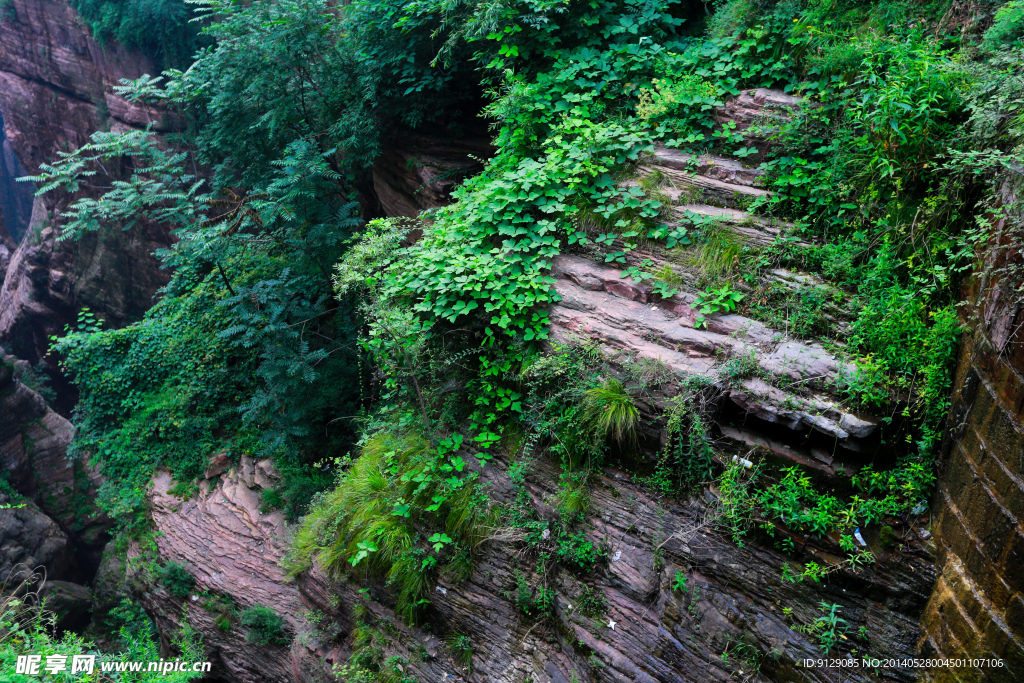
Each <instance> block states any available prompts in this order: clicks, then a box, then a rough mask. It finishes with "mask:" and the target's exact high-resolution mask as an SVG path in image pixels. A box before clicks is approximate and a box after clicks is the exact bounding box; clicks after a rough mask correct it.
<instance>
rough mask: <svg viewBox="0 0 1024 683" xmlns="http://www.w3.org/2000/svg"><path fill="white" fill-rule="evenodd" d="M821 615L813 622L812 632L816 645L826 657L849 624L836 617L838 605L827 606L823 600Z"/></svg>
mask: <svg viewBox="0 0 1024 683" xmlns="http://www.w3.org/2000/svg"><path fill="white" fill-rule="evenodd" d="M820 607H821V611H822V615H821V616H820V617H818V618H817V619H815V620H814V625H813V630H814V631H816V635H817V636H818V643H819V644H820V645H821V650H822V652H824V653H825V654H826V655H827V654H829V653H830V652H831V651H832V650H833V649H835V647H836V645H838V644H839V641H840V640H846V636H845V635H844V634H845V633H846V631H848V630H849V628H850V622H848V621H847V620H846V619H843V618H842V617H840V616H839V615H838V612H839V605H835V604H829V603H827V602H825V601H824V600H823V601H822V602H821V604H820Z"/></svg>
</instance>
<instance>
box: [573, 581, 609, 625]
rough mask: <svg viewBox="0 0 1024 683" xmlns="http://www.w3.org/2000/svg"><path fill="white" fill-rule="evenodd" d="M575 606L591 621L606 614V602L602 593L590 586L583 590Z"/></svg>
mask: <svg viewBox="0 0 1024 683" xmlns="http://www.w3.org/2000/svg"><path fill="white" fill-rule="evenodd" d="M577 604H578V605H579V608H580V612H582V613H583V616H585V617H590V618H591V619H594V618H596V617H600V616H603V615H604V614H605V613H607V612H608V601H607V600H605V597H604V593H602V592H601V589H600V588H592V587H590V586H588V587H586V588H584V589H583V592H582V593H581V594H580V597H579V602H578V603H577Z"/></svg>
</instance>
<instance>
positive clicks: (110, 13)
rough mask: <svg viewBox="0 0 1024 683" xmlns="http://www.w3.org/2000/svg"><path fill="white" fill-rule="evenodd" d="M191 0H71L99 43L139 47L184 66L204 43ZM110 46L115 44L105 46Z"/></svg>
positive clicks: (162, 62) (163, 60)
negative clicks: (193, 21)
mask: <svg viewBox="0 0 1024 683" xmlns="http://www.w3.org/2000/svg"><path fill="white" fill-rule="evenodd" d="M190 4H191V3H190V2H188V0H72V2H71V6H72V7H74V8H75V9H76V10H77V11H78V13H79V14H81V15H82V18H84V19H85V22H86V23H87V24H88V25H89V28H90V29H92V33H93V35H94V36H95V37H96V38H97V39H98V40H99V41H100V43H107V42H108V41H116V42H118V43H120V44H122V45H125V46H127V47H131V48H137V49H139V50H142V52H143V53H144V54H146V55H148V56H149V57H151V58H152V59H153V60H154V61H155V62H156V63H157V64H158V65H161V66H165V67H182V66H185V65H187V63H188V60H189V58H191V57H192V54H193V53H194V52H195V51H196V49H198V48H199V47H200V46H202V45H203V44H204V41H202V40H201V39H200V37H199V28H198V27H197V26H195V25H194V24H190V23H189V22H190V21H191V20H192V19H193V17H194V14H193V11H192V8H191V7H189V5H190ZM106 47H107V49H110V48H112V47H113V46H106Z"/></svg>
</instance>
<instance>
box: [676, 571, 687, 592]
mask: <svg viewBox="0 0 1024 683" xmlns="http://www.w3.org/2000/svg"><path fill="white" fill-rule="evenodd" d="M672 590H673V591H676V592H679V591H684V592H686V593H689V592H690V588H689V586H687V585H686V574H684V573H683V572H682V571H681V570H679V569H677V570H676V578H675V580H674V581H673V582H672Z"/></svg>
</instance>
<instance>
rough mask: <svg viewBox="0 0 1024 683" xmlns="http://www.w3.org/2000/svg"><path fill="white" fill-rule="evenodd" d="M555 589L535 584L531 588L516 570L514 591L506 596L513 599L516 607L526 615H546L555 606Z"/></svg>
mask: <svg viewBox="0 0 1024 683" xmlns="http://www.w3.org/2000/svg"><path fill="white" fill-rule="evenodd" d="M555 596H556V593H555V591H553V590H551V589H549V588H545V587H544V586H537V587H536V588H532V587H531V586H530V583H529V581H527V580H526V577H525V576H523V575H522V574H521V573H519V572H516V591H515V594H514V595H511V596H508V597H511V598H513V599H514V600H515V603H516V607H518V608H519V609H520V611H521V612H522V613H523V614H525V615H526V616H528V617H533V616H548V615H550V614H551V612H552V610H553V609H554V607H555Z"/></svg>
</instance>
